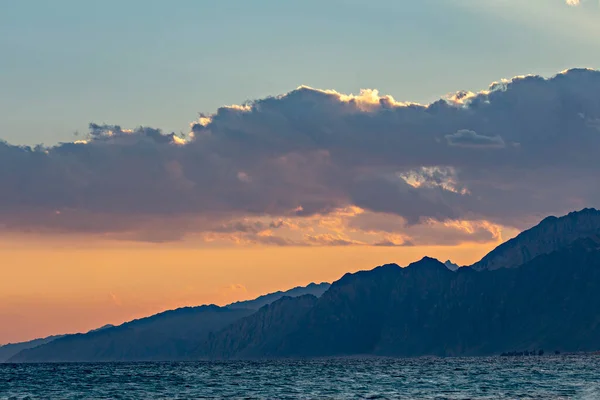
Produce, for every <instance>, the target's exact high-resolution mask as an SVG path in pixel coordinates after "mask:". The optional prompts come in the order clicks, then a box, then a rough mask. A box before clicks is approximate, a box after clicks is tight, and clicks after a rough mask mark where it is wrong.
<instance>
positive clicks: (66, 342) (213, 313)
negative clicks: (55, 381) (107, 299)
mask: <svg viewBox="0 0 600 400" xmlns="http://www.w3.org/2000/svg"><path fill="white" fill-rule="evenodd" d="M253 312H254V310H245V309H238V310H230V309H228V308H224V307H217V306H200V307H185V308H179V309H177V310H172V311H166V312H163V313H160V314H156V315H153V316H151V317H147V318H142V319H138V320H134V321H131V322H127V323H124V324H122V325H119V326H115V327H112V328H106V329H101V330H97V331H93V332H89V333H86V334H75V335H68V336H65V337H63V338H60V339H56V340H53V341H52V342H50V343H47V344H45V345H42V346H38V347H35V348H32V349H29V350H23V351H21V352H19V353H18V354H16V355H15V356H13V357H12V358H10V359H9V361H11V362H44V361H52V362H57V361H59V362H60V361H147V360H181V359H185V358H186V357H187V355H188V354H189V353H190V352H191V351H192V350H193V349H195V348H197V347H198V345H199V344H200V343H202V342H203V341H204V340H205V339H206V338H207V337H208V334H209V333H210V332H212V331H216V330H219V329H222V328H224V327H225V326H227V325H229V324H231V323H232V322H234V321H236V320H238V319H240V318H241V317H244V316H246V315H249V314H251V313H253Z"/></svg>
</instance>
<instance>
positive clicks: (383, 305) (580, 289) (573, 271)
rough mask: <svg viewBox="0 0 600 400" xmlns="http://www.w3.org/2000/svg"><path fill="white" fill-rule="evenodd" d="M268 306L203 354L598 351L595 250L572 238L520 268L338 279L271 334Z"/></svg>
mask: <svg viewBox="0 0 600 400" xmlns="http://www.w3.org/2000/svg"><path fill="white" fill-rule="evenodd" d="M272 306H273V307H272ZM272 306H270V307H266V308H263V309H261V311H260V312H261V314H262V315H260V317H259V315H258V313H257V314H253V315H251V316H249V317H246V318H245V319H244V320H243V321H244V323H243V324H240V323H239V322H238V323H237V324H236V329H235V330H232V329H227V330H225V331H221V332H218V333H216V334H215V335H213V336H212V337H211V339H210V340H209V341H208V342H207V344H206V349H207V350H206V353H207V354H208V356H209V357H213V358H247V357H256V358H260V357H321V356H343V355H366V354H369V355H383V356H403V357H411V356H423V355H435V356H474V355H490V354H500V353H502V352H508V351H513V350H526V349H540V348H544V349H547V350H555V349H558V350H561V351H593V350H600V314H598V312H597V310H598V309H600V246H599V245H598V242H596V241H595V240H593V239H580V240H576V241H575V242H573V243H571V245H570V246H568V247H565V248H562V249H560V250H558V251H556V252H553V253H550V254H543V255H540V256H538V257H536V258H535V259H533V260H532V261H530V262H528V263H526V264H524V265H522V266H521V267H520V268H512V269H498V270H494V271H482V272H477V271H474V270H473V269H472V268H468V267H466V268H460V269H459V270H458V271H456V272H452V271H450V270H448V269H447V268H446V266H444V264H442V263H440V262H439V261H437V260H434V259H430V258H425V259H423V260H421V261H419V262H417V263H413V264H411V265H410V266H408V267H407V268H399V267H398V266H397V265H393V264H392V265H385V266H382V267H379V268H376V269H374V270H371V271H365V272H360V273H356V274H347V275H345V276H344V277H343V278H342V279H340V280H339V281H337V282H334V283H333V284H332V286H331V288H330V289H329V290H328V291H327V292H325V293H324V294H323V296H321V298H319V299H317V300H316V302H315V304H314V306H312V307H311V308H310V309H308V310H306V309H303V310H302V312H301V313H298V315H297V316H296V317H294V318H297V320H296V321H292V323H291V324H289V326H287V325H286V324H283V325H284V326H286V329H281V328H278V326H282V324H281V321H280V320H279V318H281V316H280V315H279V314H281V311H280V309H278V308H277V307H275V306H277V303H273V304H272ZM291 309H292V310H294V309H295V308H294V307H291ZM276 310H279V311H276ZM287 318H289V316H288V317H287ZM264 321H269V323H268V324H265V323H264ZM290 326H291V328H290ZM271 327H272V328H271Z"/></svg>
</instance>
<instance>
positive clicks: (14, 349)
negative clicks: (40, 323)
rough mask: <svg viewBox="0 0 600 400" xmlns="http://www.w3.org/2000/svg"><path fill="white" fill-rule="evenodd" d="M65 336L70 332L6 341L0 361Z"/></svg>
mask: <svg viewBox="0 0 600 400" xmlns="http://www.w3.org/2000/svg"><path fill="white" fill-rule="evenodd" d="M113 326H114V325H110V324H108V325H104V326H101V327H100V328H96V329H92V330H91V331H89V332H95V331H100V330H102V329H107V328H112V327H113ZM65 336H70V334H65V335H53V336H48V337H45V338H40V339H33V340H29V341H26V342H19V343H8V344H5V345H4V346H0V363H3V362H6V361H7V360H8V359H9V358H11V357H12V356H14V355H15V354H18V353H19V352H20V351H22V350H27V349H32V348H34V347H38V346H41V345H43V344H46V343H50V342H52V341H53V340H56V339H60V338H62V337H65Z"/></svg>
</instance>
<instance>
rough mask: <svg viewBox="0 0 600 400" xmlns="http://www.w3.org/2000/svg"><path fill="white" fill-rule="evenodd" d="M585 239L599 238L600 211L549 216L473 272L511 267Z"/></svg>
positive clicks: (475, 266) (501, 248)
mask: <svg viewBox="0 0 600 400" xmlns="http://www.w3.org/2000/svg"><path fill="white" fill-rule="evenodd" d="M587 237H600V211H598V210H596V209H594V208H586V209H583V210H581V211H578V212H572V213H569V214H568V215H565V216H563V217H560V218H557V217H548V218H546V219H544V220H543V221H542V222H540V223H539V224H538V225H536V226H535V227H533V228H531V229H529V230H526V231H524V232H522V233H521V234H519V235H518V236H517V237H515V238H513V239H511V240H509V241H507V242H506V243H503V244H501V245H500V246H498V247H497V248H496V249H494V250H493V251H492V252H490V253H489V254H488V255H486V256H485V257H484V258H482V259H481V261H479V262H476V263H475V264H473V265H472V267H473V269H476V270H484V269H485V270H494V269H498V268H514V267H518V266H519V265H522V264H524V263H526V262H528V261H530V260H532V259H534V258H535V257H536V256H538V255H540V254H548V253H551V252H553V251H555V250H558V249H560V248H562V247H564V246H567V245H569V244H570V243H572V242H573V241H575V240H577V239H581V238H587Z"/></svg>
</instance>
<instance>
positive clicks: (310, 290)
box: [227, 282, 331, 310]
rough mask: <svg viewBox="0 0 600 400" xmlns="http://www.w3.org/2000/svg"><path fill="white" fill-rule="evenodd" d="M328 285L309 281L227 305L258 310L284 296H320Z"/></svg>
mask: <svg viewBox="0 0 600 400" xmlns="http://www.w3.org/2000/svg"><path fill="white" fill-rule="evenodd" d="M329 286H331V285H330V284H329V283H326V282H322V283H319V284H317V283H311V284H309V285H308V286H298V287H295V288H293V289H290V290H286V291H284V292H283V291H279V292H275V293H269V294H266V295H264V296H260V297H258V298H256V299H254V300H248V301H238V302H236V303H232V304H229V305H228V306H227V307H228V308H232V309H237V308H249V309H252V310H258V309H259V308H261V307H262V306H264V305H267V304H270V303H272V302H274V301H277V300H279V299H280V298H282V297H284V296H288V297H298V296H303V295H305V294H310V295H313V296H315V297H321V295H322V294H323V293H325V291H326V290H327V289H329Z"/></svg>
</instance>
